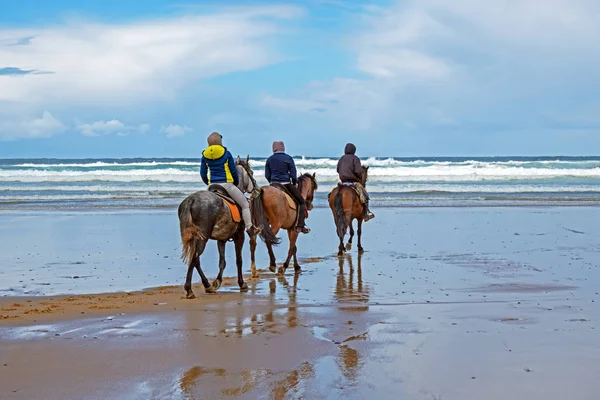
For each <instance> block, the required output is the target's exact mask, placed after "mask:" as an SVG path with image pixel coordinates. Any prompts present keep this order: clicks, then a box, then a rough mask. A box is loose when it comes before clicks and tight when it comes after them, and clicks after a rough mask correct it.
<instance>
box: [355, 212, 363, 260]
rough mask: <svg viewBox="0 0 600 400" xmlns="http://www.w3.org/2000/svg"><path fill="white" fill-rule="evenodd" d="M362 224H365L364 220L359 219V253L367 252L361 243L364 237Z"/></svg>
mask: <svg viewBox="0 0 600 400" xmlns="http://www.w3.org/2000/svg"><path fill="white" fill-rule="evenodd" d="M362 223H363V220H362V218H359V219H358V229H357V232H356V233H358V252H359V253H363V252H364V251H365V249H363V247H362V243H361V237H362Z"/></svg>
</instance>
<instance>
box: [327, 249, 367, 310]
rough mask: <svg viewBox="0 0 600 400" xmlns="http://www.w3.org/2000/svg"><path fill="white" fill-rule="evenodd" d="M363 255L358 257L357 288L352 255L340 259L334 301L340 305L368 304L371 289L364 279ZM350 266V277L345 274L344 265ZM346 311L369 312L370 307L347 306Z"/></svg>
mask: <svg viewBox="0 0 600 400" xmlns="http://www.w3.org/2000/svg"><path fill="white" fill-rule="evenodd" d="M362 257H363V255H362V254H360V253H359V254H358V256H357V264H358V265H357V271H356V287H355V282H354V264H353V261H352V255H350V254H346V255H345V256H343V257H340V258H339V270H338V274H337V280H336V284H335V293H334V299H335V300H337V302H338V303H342V304H343V303H354V302H359V303H368V301H369V291H370V290H369V287H368V285H365V284H364V283H363V279H362ZM345 264H348V276H347V277H346V274H345V273H344V265H345ZM344 309H346V310H352V311H368V310H369V306H367V305H364V306H358V305H357V306H345V307H344Z"/></svg>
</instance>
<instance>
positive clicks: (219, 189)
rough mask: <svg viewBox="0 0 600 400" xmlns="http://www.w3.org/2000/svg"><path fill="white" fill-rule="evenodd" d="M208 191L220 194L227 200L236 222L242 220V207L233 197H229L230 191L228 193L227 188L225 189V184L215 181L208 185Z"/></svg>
mask: <svg viewBox="0 0 600 400" xmlns="http://www.w3.org/2000/svg"><path fill="white" fill-rule="evenodd" d="M208 191H209V192H213V193H214V194H216V195H217V196H219V197H220V198H221V199H222V200H223V201H224V202H225V204H227V206H228V207H229V211H231V218H232V219H233V221H234V222H242V209H241V207H240V206H239V205H238V204H237V203H236V202H235V201H234V200H233V199H232V198H231V197H229V193H227V190H225V189H224V188H223V186H221V185H219V184H217V183H213V184H212V185H210V186H209V187H208Z"/></svg>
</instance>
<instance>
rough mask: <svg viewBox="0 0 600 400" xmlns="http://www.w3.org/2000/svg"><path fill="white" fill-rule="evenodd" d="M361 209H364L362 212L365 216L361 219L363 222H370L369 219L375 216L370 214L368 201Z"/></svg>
mask: <svg viewBox="0 0 600 400" xmlns="http://www.w3.org/2000/svg"><path fill="white" fill-rule="evenodd" d="M363 208H364V210H365V215H364V217H363V219H364V221H365V222H367V221H369V220H371V219H373V218H375V214H373V213H372V212H371V210H369V201H368V200H367V201H366V202H365V204H364V205H363Z"/></svg>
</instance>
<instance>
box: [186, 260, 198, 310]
mask: <svg viewBox="0 0 600 400" xmlns="http://www.w3.org/2000/svg"><path fill="white" fill-rule="evenodd" d="M197 259H198V258H197V257H196V254H194V259H193V260H190V264H189V265H188V270H187V275H186V277H185V285H183V288H184V289H185V293H186V294H185V298H186V299H195V298H196V295H195V294H194V291H193V290H192V275H193V274H194V268H195V266H196V262H197Z"/></svg>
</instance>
